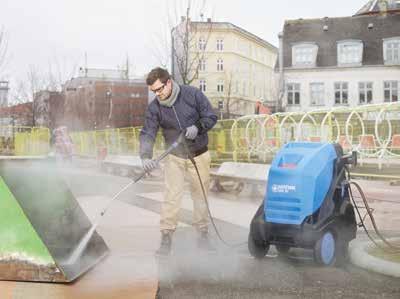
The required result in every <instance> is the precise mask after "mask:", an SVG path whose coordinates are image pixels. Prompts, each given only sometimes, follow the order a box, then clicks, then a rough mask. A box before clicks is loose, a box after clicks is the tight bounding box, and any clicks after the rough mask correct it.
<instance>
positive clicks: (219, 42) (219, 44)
mask: <svg viewBox="0 0 400 299" xmlns="http://www.w3.org/2000/svg"><path fill="white" fill-rule="evenodd" d="M223 50H224V40H223V39H217V51H223Z"/></svg>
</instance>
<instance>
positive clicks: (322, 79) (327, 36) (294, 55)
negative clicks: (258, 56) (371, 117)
mask: <svg viewBox="0 0 400 299" xmlns="http://www.w3.org/2000/svg"><path fill="white" fill-rule="evenodd" d="M399 8H400V2H399V1H382V0H375V1H369V2H368V3H367V4H366V5H365V6H364V7H363V8H362V9H361V10H360V11H358V12H357V13H356V14H355V15H354V16H351V17H342V18H327V17H326V18H322V19H309V20H306V19H305V20H303V19H299V20H291V21H286V22H285V25H284V29H283V33H282V34H281V35H280V51H279V63H278V67H277V68H276V74H277V77H278V78H279V82H280V91H281V94H282V95H283V97H282V98H281V103H280V104H281V106H283V108H284V110H286V111H309V110H315V109H318V108H332V107H337V106H349V107H352V106H358V105H363V104H379V103H384V102H396V101H398V100H399V95H400V94H399V90H400V14H399V12H400V10H399Z"/></svg>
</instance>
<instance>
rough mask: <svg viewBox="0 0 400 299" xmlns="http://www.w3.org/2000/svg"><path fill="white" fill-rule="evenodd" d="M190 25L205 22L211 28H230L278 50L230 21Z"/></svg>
mask: <svg viewBox="0 0 400 299" xmlns="http://www.w3.org/2000/svg"><path fill="white" fill-rule="evenodd" d="M191 24H192V25H206V24H212V28H213V29H216V28H217V29H231V30H236V31H238V32H240V33H242V34H244V35H246V36H248V37H250V38H253V39H255V40H256V41H257V42H259V43H260V44H262V45H264V46H265V47H269V48H272V49H273V50H275V51H278V48H277V47H275V46H274V45H273V44H271V43H269V42H267V41H266V40H264V39H262V38H260V37H258V36H257V35H255V34H253V33H251V32H249V31H247V30H245V29H243V28H241V27H239V26H236V25H234V24H232V23H230V22H191Z"/></svg>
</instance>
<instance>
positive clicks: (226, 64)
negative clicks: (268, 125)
mask: <svg viewBox="0 0 400 299" xmlns="http://www.w3.org/2000/svg"><path fill="white" fill-rule="evenodd" d="M186 30H188V31H189V34H188V35H187V37H186V38H182V36H183V37H184V36H185V31H186ZM172 36H173V44H174V45H175V46H173V47H172V74H173V76H174V78H175V80H177V81H178V82H180V83H182V81H184V80H182V70H183V71H187V72H188V73H189V74H188V76H189V77H191V78H193V81H192V82H190V83H189V84H191V85H193V86H196V87H198V88H200V89H201V90H202V91H203V92H204V93H205V94H206V95H207V97H208V98H209V99H210V101H211V102H212V104H213V106H214V107H215V108H216V109H217V110H218V111H219V112H220V116H222V117H236V116H241V115H246V114H253V113H254V111H255V107H256V102H257V101H259V100H262V101H264V100H270V99H272V98H274V97H275V96H276V92H277V90H276V87H275V84H274V66H275V61H276V58H277V52H278V51H277V48H276V47H275V46H273V45H272V44H270V43H268V42H267V41H265V40H263V39H261V38H259V37H258V36H256V35H254V34H252V33H250V32H248V31H246V30H244V29H242V28H240V27H238V26H236V25H234V24H232V23H228V22H212V21H211V20H210V19H208V20H207V21H206V22H191V21H190V20H186V19H182V22H181V23H180V24H179V25H178V26H177V27H175V28H174V30H173V34H172ZM182 40H183V41H185V40H186V41H187V45H185V42H183V43H182ZM186 46H187V49H186ZM186 53H187V54H186ZM182 63H186V65H187V66H188V67H187V68H186V69H185V68H184V67H182Z"/></svg>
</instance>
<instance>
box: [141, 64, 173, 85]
mask: <svg viewBox="0 0 400 299" xmlns="http://www.w3.org/2000/svg"><path fill="white" fill-rule="evenodd" d="M158 79H160V81H161V82H162V83H166V82H167V81H168V80H169V79H171V75H170V74H169V73H168V71H167V70H165V69H163V68H160V67H156V68H154V69H152V70H151V71H150V73H149V74H148V75H147V78H146V84H147V85H149V86H150V85H153V83H154V82H156V81H157V80H158Z"/></svg>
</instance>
